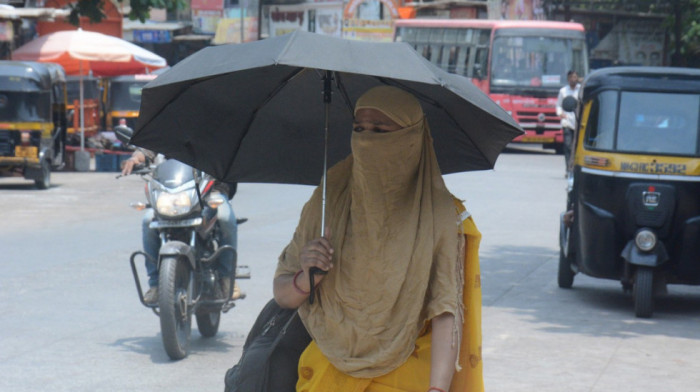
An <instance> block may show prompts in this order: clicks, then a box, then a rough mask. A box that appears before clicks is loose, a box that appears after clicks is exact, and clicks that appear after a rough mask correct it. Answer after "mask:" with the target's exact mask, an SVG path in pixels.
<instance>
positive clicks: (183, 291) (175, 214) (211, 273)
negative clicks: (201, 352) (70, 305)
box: [115, 127, 250, 359]
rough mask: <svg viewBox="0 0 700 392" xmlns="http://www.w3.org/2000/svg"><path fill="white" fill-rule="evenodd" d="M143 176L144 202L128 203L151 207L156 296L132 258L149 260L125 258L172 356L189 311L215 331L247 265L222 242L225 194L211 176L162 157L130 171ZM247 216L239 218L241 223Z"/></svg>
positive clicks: (186, 330)
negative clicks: (228, 272)
mask: <svg viewBox="0 0 700 392" xmlns="http://www.w3.org/2000/svg"><path fill="white" fill-rule="evenodd" d="M124 128H126V129H120V130H116V131H115V133H116V134H117V137H118V138H119V139H120V140H122V139H125V135H126V136H128V137H129V138H130V135H131V132H130V129H128V128H127V127H124ZM133 173H134V174H140V175H141V176H142V177H144V179H145V180H146V181H147V186H146V197H147V203H143V202H136V203H132V207H134V208H136V209H138V210H143V209H146V208H153V212H154V219H153V221H152V222H151V223H150V228H151V229H155V230H157V231H158V234H159V237H160V240H161V244H160V250H159V253H158V259H157V260H149V261H151V262H153V263H155V265H156V266H157V268H158V271H159V281H158V301H157V302H156V303H153V304H149V303H147V302H146V301H145V299H144V291H143V289H142V287H141V279H140V278H139V274H138V270H137V268H136V259H137V258H144V259H151V256H149V255H148V254H146V253H145V252H143V251H136V252H134V253H132V254H131V257H130V259H129V261H130V264H131V270H132V274H133V277H134V281H135V282H136V289H137V291H138V295H139V299H140V301H141V303H142V304H143V305H144V306H146V307H148V308H151V309H152V310H153V312H154V313H155V314H156V315H157V316H159V318H160V328H161V335H162V338H163V345H164V347H165V351H166V352H167V354H168V356H169V357H170V358H171V359H182V358H184V357H186V356H187V354H188V348H189V342H190V335H191V324H192V316H193V315H194V316H195V319H196V322H197V328H198V329H199V332H200V334H201V335H202V336H204V337H212V336H215V335H216V333H217V332H218V329H219V322H220V318H221V313H226V312H227V311H228V310H230V309H231V308H232V307H234V306H235V301H234V300H233V299H232V295H233V290H234V285H235V281H236V279H249V278H250V272H249V270H248V267H247V266H238V265H237V252H236V249H234V248H233V247H232V246H230V245H221V237H220V227H219V225H218V223H217V208H218V207H219V206H221V205H222V204H223V203H227V202H228V200H227V198H226V195H223V194H222V193H220V192H218V191H216V190H214V187H213V185H214V182H215V179H214V178H213V177H212V176H210V175H208V174H206V173H203V172H201V171H199V170H196V169H194V168H192V167H190V166H188V165H186V164H184V163H182V162H179V161H176V160H173V159H170V160H164V161H163V162H162V163H159V164H158V165H156V166H155V167H154V168H140V169H137V170H134V171H133ZM245 221H247V219H245V218H243V219H238V220H237V223H238V224H242V223H244V222H245ZM224 252H232V253H233V274H232V275H233V276H230V277H229V278H230V282H231V284H230V285H229V286H228V292H223V289H222V285H220V284H219V283H220V282H221V279H222V278H225V277H224V276H221V275H222V274H221V273H220V272H219V271H218V269H217V260H218V258H219V257H220V256H221V255H222V254H223V253H224Z"/></svg>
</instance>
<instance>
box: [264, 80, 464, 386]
mask: <svg viewBox="0 0 700 392" xmlns="http://www.w3.org/2000/svg"><path fill="white" fill-rule="evenodd" d="M362 108H370V109H376V110H379V111H381V112H382V113H384V114H386V115H387V116H389V117H390V118H391V119H392V120H393V121H395V122H396V123H398V124H399V125H400V126H401V127H402V129H400V130H398V131H395V132H389V133H373V132H371V131H364V132H353V134H352V140H351V145H352V155H351V156H350V157H348V158H347V159H345V160H344V161H342V162H340V163H338V164H337V165H335V166H334V167H332V168H331V169H330V170H329V173H328V190H327V217H326V221H327V222H328V223H327V224H328V225H329V226H330V227H331V230H332V234H331V242H332V244H333V246H334V249H335V253H334V255H333V257H334V260H333V263H334V268H333V269H332V270H331V271H330V272H329V274H328V275H327V276H326V277H325V278H324V280H323V282H322V283H321V284H320V285H319V290H318V295H319V297H318V301H317V302H315V303H314V305H309V304H308V303H305V304H304V305H302V306H301V307H300V308H299V314H300V315H301V319H302V320H303V322H304V324H305V325H306V327H307V329H308V330H309V333H310V334H311V336H312V337H313V338H314V339H315V340H316V343H317V344H318V346H319V348H320V349H321V351H322V352H323V354H324V355H325V356H326V357H327V358H328V359H329V361H330V362H331V363H332V364H333V365H334V366H335V367H336V368H338V369H339V370H341V371H342V372H344V373H347V374H350V375H352V376H355V377H376V376H379V375H383V374H386V373H389V372H390V371H392V370H394V369H396V368H397V367H399V366H400V365H401V364H402V363H403V362H405V360H406V359H407V358H408V356H409V355H410V354H411V353H412V352H413V350H414V348H415V346H414V343H415V341H416V339H417V337H418V335H419V332H420V331H421V329H422V328H423V327H424V325H425V323H426V321H428V320H430V319H431V318H433V317H435V316H437V315H439V314H442V313H444V312H448V313H452V314H454V315H458V314H459V309H458V307H459V306H460V305H459V304H460V303H461V302H460V300H459V297H460V291H459V284H460V283H459V279H458V276H457V275H458V274H457V271H459V263H460V262H461V261H462V260H458V256H457V251H458V243H457V237H458V229H457V221H458V219H457V213H456V208H455V204H454V202H453V199H452V195H451V194H450V193H449V192H448V190H447V189H446V187H445V184H444V182H443V180H442V176H441V174H440V170H439V168H438V165H437V160H436V158H435V152H434V150H433V145H432V139H431V137H430V132H429V128H428V124H427V122H426V120H425V117H424V115H423V111H422V109H421V107H420V103H419V102H418V100H417V99H416V98H415V97H413V95H411V94H409V93H407V92H405V91H403V90H400V89H398V88H394V87H388V86H382V87H375V88H373V89H371V90H369V91H368V92H366V93H365V94H364V95H363V96H362V97H360V99H359V100H358V101H357V104H356V107H355V111H356V112H357V110H359V109H362ZM348 125H349V124H348ZM320 222H321V192H320V189H316V191H315V192H314V194H313V196H312V197H311V199H310V200H309V202H308V203H307V204H306V206H305V207H304V209H303V211H302V215H301V219H300V222H299V226H298V227H297V230H296V232H295V234H294V238H293V240H292V242H291V243H290V244H289V245H288V246H287V248H285V250H284V252H283V253H282V255H281V256H280V260H279V265H278V268H277V272H276V276H279V275H281V274H291V273H295V272H296V271H298V270H299V269H300V264H299V260H298V256H299V250H300V249H301V248H302V247H303V246H304V245H305V244H306V243H307V242H308V241H310V240H312V239H314V238H317V237H318V236H319V233H320V232H321V228H320Z"/></svg>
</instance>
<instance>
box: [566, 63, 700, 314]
mask: <svg viewBox="0 0 700 392" xmlns="http://www.w3.org/2000/svg"><path fill="white" fill-rule="evenodd" d="M576 105H577V107H576V113H577V117H578V131H577V137H576V146H575V154H574V158H573V161H574V162H573V178H571V179H570V181H571V180H572V181H573V182H570V186H569V192H568V201H567V204H568V208H567V212H565V213H563V214H562V217H561V225H560V228H561V229H560V230H561V231H560V246H561V249H560V259H559V272H558V284H559V286H560V287H562V288H570V287H571V286H572V284H573V281H574V275H575V274H576V273H578V272H581V273H583V274H585V275H588V276H592V277H596V278H604V279H613V280H619V281H620V282H621V283H622V287H623V289H624V290H625V292H629V291H631V292H632V293H633V298H634V310H635V314H636V316H637V317H651V316H652V313H653V309H654V307H653V305H654V296H655V294H659V293H663V292H665V290H666V285H667V284H687V285H698V284H700V136H699V135H700V132H699V130H698V128H699V124H700V70H696V69H687V68H669V67H615V68H605V69H600V70H597V71H595V72H593V73H591V74H590V75H588V77H586V79H585V80H584V82H583V85H582V87H581V92H580V96H579V97H578V102H577V103H576ZM565 110H567V109H566V108H565Z"/></svg>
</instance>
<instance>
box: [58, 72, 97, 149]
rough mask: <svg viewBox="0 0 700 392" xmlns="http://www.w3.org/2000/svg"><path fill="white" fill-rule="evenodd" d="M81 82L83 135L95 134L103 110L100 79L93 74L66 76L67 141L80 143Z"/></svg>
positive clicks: (90, 135)
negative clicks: (83, 116)
mask: <svg viewBox="0 0 700 392" xmlns="http://www.w3.org/2000/svg"><path fill="white" fill-rule="evenodd" d="M81 78H82V82H83V113H84V115H85V121H84V123H83V128H84V131H83V132H84V137H85V138H88V137H92V136H95V135H97V133H98V132H99V130H100V127H101V126H104V125H103V124H102V118H103V116H104V110H103V105H102V93H101V91H102V89H101V87H100V79H99V78H96V77H94V76H89V75H85V76H68V77H67V78H66V90H67V91H68V100H67V101H66V111H67V116H68V129H67V131H68V135H67V137H68V143H69V144H70V145H76V146H77V145H80V81H81Z"/></svg>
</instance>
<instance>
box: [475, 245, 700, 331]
mask: <svg viewBox="0 0 700 392" xmlns="http://www.w3.org/2000/svg"><path fill="white" fill-rule="evenodd" d="M558 261H559V255H558V254H557V253H556V252H553V251H552V249H549V248H544V247H516V246H500V247H495V248H491V249H489V251H488V252H485V253H484V254H482V255H481V280H482V288H483V305H484V307H502V308H508V309H510V310H511V311H512V312H514V313H516V314H518V315H520V316H521V318H522V320H524V321H527V322H531V323H534V324H538V325H540V326H538V327H537V328H538V329H540V330H542V331H546V332H556V333H573V334H590V335H593V336H611V337H629V336H634V335H661V336H674V337H683V338H689V339H698V340H700V328H698V327H697V326H698V325H700V288H698V287H697V286H683V285H669V286H668V291H669V294H667V295H664V296H660V297H657V298H656V299H655V312H654V316H653V318H651V319H639V318H636V317H635V316H634V308H633V306H634V303H633V298H632V294H631V293H624V292H623V290H622V286H621V285H620V283H619V282H617V281H614V280H607V279H595V278H591V277H588V276H584V275H582V274H577V275H576V278H575V280H574V285H573V288H571V289H561V288H559V287H558V286H557V268H558ZM572 310H573V311H572Z"/></svg>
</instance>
